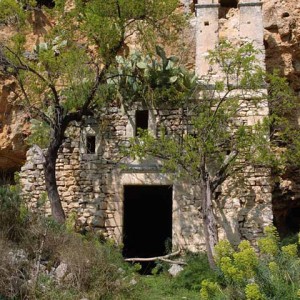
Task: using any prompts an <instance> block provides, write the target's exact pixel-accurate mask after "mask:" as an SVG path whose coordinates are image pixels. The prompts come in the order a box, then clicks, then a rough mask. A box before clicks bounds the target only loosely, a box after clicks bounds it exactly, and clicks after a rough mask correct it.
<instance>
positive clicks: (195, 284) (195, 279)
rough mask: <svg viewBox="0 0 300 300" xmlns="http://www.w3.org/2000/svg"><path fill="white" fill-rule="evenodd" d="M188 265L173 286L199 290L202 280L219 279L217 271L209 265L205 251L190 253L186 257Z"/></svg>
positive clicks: (175, 279) (176, 278)
mask: <svg viewBox="0 0 300 300" xmlns="http://www.w3.org/2000/svg"><path fill="white" fill-rule="evenodd" d="M186 262H187V266H185V267H184V269H183V271H181V272H180V273H179V274H178V275H177V276H176V277H175V278H174V282H173V287H174V288H175V289H176V288H185V289H188V290H195V291H199V290H200V288H201V282H202V281H203V280H204V279H206V280H209V281H215V280H217V274H216V272H214V271H212V270H211V269H210V267H209V264H208V260H207V256H206V254H205V253H198V254H190V255H187V258H186Z"/></svg>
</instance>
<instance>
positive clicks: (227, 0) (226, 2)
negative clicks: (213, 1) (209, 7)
mask: <svg viewBox="0 0 300 300" xmlns="http://www.w3.org/2000/svg"><path fill="white" fill-rule="evenodd" d="M237 7H238V0H220V9H219V19H223V18H224V19H226V17H227V13H228V11H229V10H230V9H231V8H237Z"/></svg>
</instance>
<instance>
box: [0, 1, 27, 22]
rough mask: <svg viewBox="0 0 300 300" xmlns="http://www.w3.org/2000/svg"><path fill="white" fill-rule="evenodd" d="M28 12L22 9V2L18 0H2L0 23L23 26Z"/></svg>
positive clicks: (0, 4)
mask: <svg viewBox="0 0 300 300" xmlns="http://www.w3.org/2000/svg"><path fill="white" fill-rule="evenodd" d="M25 18H26V14H25V12H24V10H23V9H22V3H20V2H19V1H16V0H1V1H0V24H7V25H14V26H18V27H20V26H22V25H24V23H25Z"/></svg>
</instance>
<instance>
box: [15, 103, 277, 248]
mask: <svg viewBox="0 0 300 300" xmlns="http://www.w3.org/2000/svg"><path fill="white" fill-rule="evenodd" d="M248 111H249V108H246V107H245V109H244V111H243V112H244V114H245V115H247V112H248ZM182 113H184V112H183V111H181V110H171V109H170V110H161V111H152V112H151V113H150V114H149V130H152V131H153V132H154V133H155V134H157V133H158V128H159V126H164V127H165V128H167V129H169V132H172V131H173V132H176V131H177V132H178V130H186V125H185V124H183V122H182V118H181V116H182ZM134 115H135V110H132V111H128V112H126V113H125V112H124V110H122V109H119V108H117V107H111V108H110V109H108V111H107V112H106V113H105V115H103V117H102V118H101V122H99V121H96V122H95V121H92V122H89V121H88V122H85V124H83V125H79V124H74V126H73V128H72V129H71V130H70V131H69V133H68V139H67V140H66V142H65V143H64V145H63V147H62V149H61V150H60V153H59V156H58V161H57V179H58V181H57V184H58V190H59V193H60V196H61V197H62V199H63V207H64V209H65V211H66V212H67V214H68V215H69V214H70V213H71V212H75V213H76V215H77V217H78V222H79V224H78V225H80V226H82V227H83V228H84V229H85V230H96V231H99V232H101V233H102V234H103V235H104V236H106V237H111V238H113V239H114V240H116V241H117V242H119V243H121V242H122V230H123V203H124V191H123V189H124V185H132V184H134V185H140V184H143V185H172V186H173V211H172V219H173V220H172V226H173V228H172V232H173V237H172V242H173V246H174V247H177V246H180V247H182V248H185V249H189V250H190V251H197V250H200V249H204V248H205V241H204V234H203V232H202V226H201V214H200V212H199V208H200V200H199V195H200V192H199V189H198V187H197V186H192V185H191V184H190V183H188V182H184V181H178V180H174V179H172V177H171V176H168V175H166V174H161V173H159V163H158V162H157V161H156V160H148V161H144V162H137V161H131V160H129V159H128V158H123V157H122V154H121V152H120V147H121V146H126V145H127V144H128V138H130V137H132V136H133V135H134V132H135V128H134V126H135V125H134V120H133V118H134ZM155 124H156V126H155ZM92 133H93V134H95V135H96V153H95V154H87V148H86V141H85V138H86V136H87V135H89V134H92ZM42 162H43V161H42V158H41V156H40V155H39V152H38V151H37V150H36V149H34V148H31V149H30V150H29V151H28V152H27V163H26V164H25V165H24V166H23V167H22V172H21V183H22V185H23V187H24V188H23V191H24V196H25V197H26V198H27V200H28V202H29V204H30V205H31V207H32V208H33V209H39V210H40V211H42V212H44V213H46V214H49V213H50V207H49V203H48V201H47V202H44V200H45V190H44V183H43V182H44V176H43V166H42ZM121 165H126V166H127V167H126V168H122V167H121ZM242 178H243V180H242V181H241V180H239V181H236V180H233V181H228V182H227V183H226V184H225V185H224V186H223V187H222V189H220V190H219V191H218V195H219V197H218V201H217V202H216V203H217V205H216V212H217V218H218V223H219V224H218V226H219V228H218V231H219V236H220V238H225V237H227V238H229V239H230V240H231V242H233V243H236V244H237V243H238V242H239V241H240V239H241V238H247V239H249V240H251V241H253V242H254V241H255V239H256V238H257V237H258V236H260V235H261V234H262V230H263V228H264V226H266V225H268V224H270V223H271V221H272V220H271V216H272V213H271V203H270V201H269V200H268V199H271V197H270V191H271V190H270V185H269V181H268V178H269V174H268V172H267V171H266V170H263V169H259V170H258V169H255V170H254V169H251V168H249V170H248V171H247V178H245V176H242ZM237 182H238V184H237ZM237 186H238V188H237Z"/></svg>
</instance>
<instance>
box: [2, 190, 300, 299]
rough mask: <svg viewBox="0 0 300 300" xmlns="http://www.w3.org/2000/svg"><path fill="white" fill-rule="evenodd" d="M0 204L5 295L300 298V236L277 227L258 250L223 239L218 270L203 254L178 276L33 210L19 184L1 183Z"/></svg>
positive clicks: (269, 231) (190, 257)
mask: <svg viewBox="0 0 300 300" xmlns="http://www.w3.org/2000/svg"><path fill="white" fill-rule="evenodd" d="M0 207H1V210H0V214H1V215H0V299H45V300H46V299H47V300H48V299H53V300H54V299H62V300H69V299H70V300H71V299H72V300H73V299H75V300H76V299H82V298H88V299H91V300H96V299H143V300H147V299H149V300H153V299H158V300H159V299H164V300H166V299H170V300H171V299H172V300H177V299H178V300H179V299H189V300H193V299H195V300H196V299H202V300H207V299H209V300H217V299H218V300H220V299H222V300H234V299H236V300H271V299H287V300H296V299H299V295H300V257H299V245H300V242H299V240H298V238H297V239H295V237H292V238H289V239H288V240H284V241H282V242H280V240H279V237H278V234H277V232H276V230H275V228H274V227H267V228H266V229H265V237H264V238H262V239H260V240H259V241H258V249H259V251H258V252H257V251H256V249H254V248H253V247H252V246H251V245H250V243H249V242H248V241H242V242H241V243H240V245H239V246H238V248H237V249H234V248H233V247H232V246H231V245H230V243H229V242H228V241H225V240H223V241H220V242H219V243H218V245H217V246H216V248H215V251H216V256H215V260H216V264H217V270H215V271H213V270H211V269H210V267H209V263H208V260H207V256H206V254H204V253H199V254H189V255H187V256H186V257H185V260H186V262H187V266H185V267H184V269H183V271H181V272H180V273H179V274H178V275H177V276H176V277H175V278H173V277H172V276H171V275H170V274H169V273H168V272H167V270H168V268H169V267H170V265H169V264H166V263H161V264H160V265H159V266H157V267H156V269H155V270H154V272H153V274H154V275H150V276H141V275H139V274H138V273H136V271H137V270H138V268H136V267H135V266H131V265H128V264H125V263H124V261H123V258H122V256H121V251H120V249H119V248H118V247H116V246H115V245H114V244H113V243H112V242H109V241H106V242H103V241H100V239H99V238H97V236H96V235H92V234H88V235H85V236H82V235H80V234H77V233H75V232H74V231H73V230H72V229H71V228H70V226H65V225H60V224H58V223H56V222H55V221H54V220H52V219H49V218H45V217H44V216H42V215H39V214H32V213H29V212H28V210H27V209H26V207H25V205H24V203H23V202H22V198H21V197H20V196H19V194H18V189H17V188H16V187H13V186H2V187H0ZM69 223H70V224H71V223H72V222H69ZM69 223H68V222H67V224H69ZM157 270H160V271H159V272H156V271H157Z"/></svg>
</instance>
